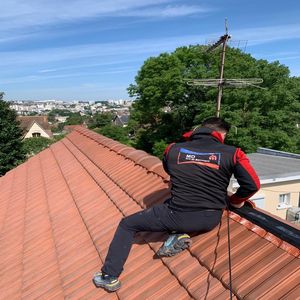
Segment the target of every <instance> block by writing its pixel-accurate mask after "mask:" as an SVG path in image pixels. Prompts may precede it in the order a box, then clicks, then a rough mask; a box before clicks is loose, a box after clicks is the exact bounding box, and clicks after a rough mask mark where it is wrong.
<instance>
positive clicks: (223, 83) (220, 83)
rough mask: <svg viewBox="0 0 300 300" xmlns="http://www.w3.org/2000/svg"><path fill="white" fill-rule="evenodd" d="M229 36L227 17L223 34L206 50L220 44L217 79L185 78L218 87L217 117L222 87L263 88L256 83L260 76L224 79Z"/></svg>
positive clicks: (192, 82) (196, 83)
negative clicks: (219, 62)
mask: <svg viewBox="0 0 300 300" xmlns="http://www.w3.org/2000/svg"><path fill="white" fill-rule="evenodd" d="M230 38H231V36H230V35H229V34H228V25H227V19H225V34H224V35H222V36H221V37H220V38H219V40H218V41H217V42H215V43H214V44H212V45H211V46H210V47H209V48H208V49H207V52H211V51H213V50H215V49H216V48H218V47H219V46H220V45H222V53H221V67H220V76H219V78H218V79H187V84H188V85H192V86H206V87H208V86H212V87H217V88H218V96H217V105H216V116H217V117H220V111H221V100H222V94H223V87H232V88H244V87H248V86H252V87H256V88H259V89H265V88H262V87H260V86H258V84H260V83H262V82H263V79H261V78H247V79H225V78H224V66H225V53H226V46H227V43H228V41H229V39H230Z"/></svg>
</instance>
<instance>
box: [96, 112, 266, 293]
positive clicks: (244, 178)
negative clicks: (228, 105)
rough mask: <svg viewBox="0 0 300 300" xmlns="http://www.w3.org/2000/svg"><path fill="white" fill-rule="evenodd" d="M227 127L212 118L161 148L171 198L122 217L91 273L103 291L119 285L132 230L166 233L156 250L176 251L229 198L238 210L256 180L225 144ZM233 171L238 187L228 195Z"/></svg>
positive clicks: (208, 224) (207, 225)
mask: <svg viewBox="0 0 300 300" xmlns="http://www.w3.org/2000/svg"><path fill="white" fill-rule="evenodd" d="M229 129H230V125H229V124H228V123H227V122H226V121H224V120H223V119H221V118H216V117H212V118H209V119H206V120H205V121H204V122H203V123H202V125H201V127H198V128H196V129H194V130H193V131H191V132H189V133H187V134H185V135H184V137H185V138H186V139H187V141H185V142H181V143H173V144H170V145H169V146H168V147H167V148H166V150H165V153H164V158H163V166H164V169H165V171H166V172H167V173H168V174H169V175H170V182H171V198H170V199H168V200H167V201H165V203H163V204H159V205H155V206H153V207H151V208H148V209H145V210H143V211H141V212H138V213H135V214H133V215H131V216H128V217H125V218H123V219H122V220H121V222H120V224H119V226H118V228H117V230H116V232H115V235H114V238H113V240H112V242H111V244H110V247H109V250H108V254H107V256H106V259H105V262H104V265H103V267H102V270H101V272H98V273H96V274H95V275H94V278H93V280H94V283H95V285H96V286H97V287H102V288H104V289H106V290H108V291H116V290H117V289H119V288H120V287H121V283H120V281H119V279H118V277H119V275H120V274H121V272H122V271H123V266H124V264H125V261H126V259H127V257H128V255H129V251H130V249H131V246H132V243H133V238H134V235H135V234H136V233H137V232H139V231H152V232H163V231H165V232H169V233H170V236H169V238H168V239H167V241H166V242H165V243H164V244H163V246H162V247H161V248H160V249H159V251H158V253H157V254H158V255H159V256H172V255H175V254H176V253H179V252H181V251H182V250H184V249H185V248H187V247H188V246H189V243H190V241H191V240H190V236H189V235H188V234H186V232H207V231H210V230H212V229H213V228H214V227H216V226H217V225H218V224H219V223H220V220H221V217H222V211H223V209H224V208H226V206H227V200H228V199H229V202H230V204H231V205H232V206H234V207H236V208H240V207H242V206H243V204H244V202H245V201H246V200H247V199H249V198H250V197H251V196H252V195H253V194H254V193H256V192H257V191H258V190H259V188H260V183H259V179H258V177H257V175H256V173H255V171H254V169H253V168H252V166H251V165H250V163H249V159H248V158H247V156H246V155H245V153H244V152H243V151H242V150H241V149H240V148H236V147H233V146H229V145H225V144H224V139H225V137H226V135H227V133H228V131H229ZM232 174H234V176H235V177H236V179H237V181H238V183H239V185H240V187H239V189H238V190H237V191H236V193H235V194H233V195H231V196H230V197H229V196H228V195H229V194H228V193H227V187H228V184H229V181H230V178H231V176H232Z"/></svg>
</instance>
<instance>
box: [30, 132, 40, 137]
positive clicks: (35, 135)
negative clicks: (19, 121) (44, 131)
mask: <svg viewBox="0 0 300 300" xmlns="http://www.w3.org/2000/svg"><path fill="white" fill-rule="evenodd" d="M40 136H41V134H40V133H39V132H34V133H33V134H32V137H40Z"/></svg>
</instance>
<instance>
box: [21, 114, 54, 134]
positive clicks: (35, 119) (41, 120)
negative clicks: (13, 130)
mask: <svg viewBox="0 0 300 300" xmlns="http://www.w3.org/2000/svg"><path fill="white" fill-rule="evenodd" d="M17 119H18V121H19V122H20V127H21V129H22V131H23V133H24V134H26V133H27V132H28V131H29V130H30V128H31V127H32V125H33V124H34V123H37V124H38V125H39V126H40V127H41V129H42V130H44V131H45V132H46V133H47V134H48V135H49V136H50V137H52V136H53V134H52V132H51V126H50V124H49V123H48V116H18V117H17Z"/></svg>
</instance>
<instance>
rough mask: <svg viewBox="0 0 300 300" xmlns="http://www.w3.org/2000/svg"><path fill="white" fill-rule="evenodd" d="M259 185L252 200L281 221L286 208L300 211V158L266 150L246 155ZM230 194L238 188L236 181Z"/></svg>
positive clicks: (295, 155)
mask: <svg viewBox="0 0 300 300" xmlns="http://www.w3.org/2000/svg"><path fill="white" fill-rule="evenodd" d="M247 156H248V157H249V159H250V161H251V164H252V165H253V167H254V168H255V170H256V172H257V174H258V176H259V178H260V182H261V188H260V190H259V192H258V193H256V194H255V195H254V196H253V197H252V198H251V200H253V201H254V202H255V204H256V205H257V207H258V208H261V209H264V210H266V211H268V212H270V213H272V214H273V215H276V216H278V217H280V218H282V219H286V218H287V211H288V209H289V208H292V207H294V208H298V207H300V155H299V154H293V153H288V152H283V151H277V150H272V149H266V148H259V149H258V150H257V153H251V154H248V155H247ZM232 188H233V190H236V189H237V188H238V183H237V182H236V180H234V181H233V183H232Z"/></svg>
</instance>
